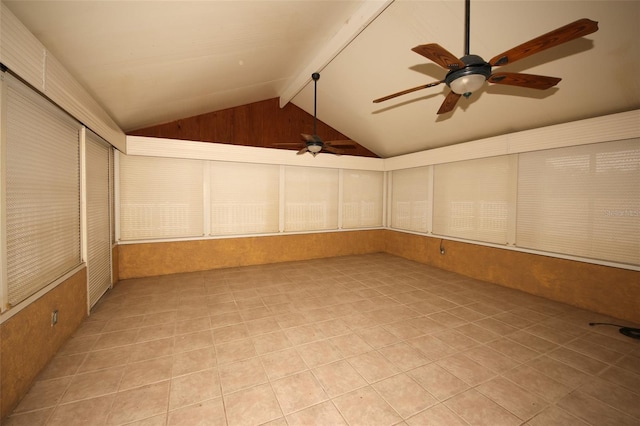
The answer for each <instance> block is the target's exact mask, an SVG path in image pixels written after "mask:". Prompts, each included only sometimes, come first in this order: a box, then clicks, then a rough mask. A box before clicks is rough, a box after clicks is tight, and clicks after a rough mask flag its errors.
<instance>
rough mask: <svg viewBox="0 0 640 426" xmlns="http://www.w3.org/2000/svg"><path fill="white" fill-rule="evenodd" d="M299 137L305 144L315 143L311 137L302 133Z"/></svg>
mask: <svg viewBox="0 0 640 426" xmlns="http://www.w3.org/2000/svg"><path fill="white" fill-rule="evenodd" d="M300 137H301V138H302V140H303V141H305V142H316V139H315V138H314V137H313V136H312V135H306V134H304V133H301V134H300Z"/></svg>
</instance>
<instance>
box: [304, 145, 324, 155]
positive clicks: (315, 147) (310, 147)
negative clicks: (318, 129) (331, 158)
mask: <svg viewBox="0 0 640 426" xmlns="http://www.w3.org/2000/svg"><path fill="white" fill-rule="evenodd" d="M307 149H308V150H309V151H310V152H313V153H314V154H317V153H318V152H320V151H321V150H322V145H311V144H310V145H307Z"/></svg>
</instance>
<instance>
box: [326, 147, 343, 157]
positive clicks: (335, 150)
mask: <svg viewBox="0 0 640 426" xmlns="http://www.w3.org/2000/svg"><path fill="white" fill-rule="evenodd" d="M322 150H323V151H327V152H330V153H332V154H336V155H341V154H344V151H343V150H341V149H338V148H335V147H333V146H328V145H325V146H324V147H322Z"/></svg>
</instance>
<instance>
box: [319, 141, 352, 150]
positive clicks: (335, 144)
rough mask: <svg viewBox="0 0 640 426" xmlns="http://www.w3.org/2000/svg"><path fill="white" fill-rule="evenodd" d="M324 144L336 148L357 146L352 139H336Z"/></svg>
mask: <svg viewBox="0 0 640 426" xmlns="http://www.w3.org/2000/svg"><path fill="white" fill-rule="evenodd" d="M324 145H325V146H332V147H335V148H355V147H356V145H357V144H356V143H355V142H354V141H352V140H335V141H326V142H325V143H324Z"/></svg>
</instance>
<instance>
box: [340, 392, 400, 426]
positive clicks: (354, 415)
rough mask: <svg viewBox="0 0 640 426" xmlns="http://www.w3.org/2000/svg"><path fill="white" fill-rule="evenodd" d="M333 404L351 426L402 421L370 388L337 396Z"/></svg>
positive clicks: (389, 423)
mask: <svg viewBox="0 0 640 426" xmlns="http://www.w3.org/2000/svg"><path fill="white" fill-rule="evenodd" d="M333 403H334V404H335V405H336V407H337V408H338V410H339V411H340V413H341V414H342V416H343V417H344V418H345V420H346V421H347V422H348V424H349V425H351V426H369V425H373V424H377V425H394V424H397V423H398V422H400V421H401V420H402V418H401V417H400V416H398V414H397V413H396V412H395V410H394V409H393V408H391V406H390V405H389V404H387V403H386V402H385V401H384V399H382V397H381V396H380V395H378V394H377V393H376V391H374V390H373V389H372V388H371V387H364V388H360V389H357V390H355V391H353V392H350V393H348V394H345V395H342V396H339V397H338V398H335V399H334V400H333Z"/></svg>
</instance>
